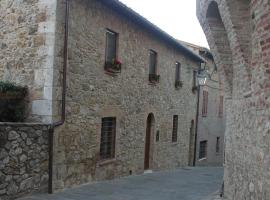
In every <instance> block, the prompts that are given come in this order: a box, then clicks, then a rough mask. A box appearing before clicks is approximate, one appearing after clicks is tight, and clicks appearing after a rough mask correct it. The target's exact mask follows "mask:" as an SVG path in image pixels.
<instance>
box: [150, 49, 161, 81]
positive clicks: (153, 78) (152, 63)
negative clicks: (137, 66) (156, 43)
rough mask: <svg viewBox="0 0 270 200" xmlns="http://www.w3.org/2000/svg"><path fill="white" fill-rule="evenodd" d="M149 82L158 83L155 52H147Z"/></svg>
mask: <svg viewBox="0 0 270 200" xmlns="http://www.w3.org/2000/svg"><path fill="white" fill-rule="evenodd" d="M149 81H150V82H151V83H156V82H158V81H159V75H157V52H155V51H153V50H150V51H149Z"/></svg>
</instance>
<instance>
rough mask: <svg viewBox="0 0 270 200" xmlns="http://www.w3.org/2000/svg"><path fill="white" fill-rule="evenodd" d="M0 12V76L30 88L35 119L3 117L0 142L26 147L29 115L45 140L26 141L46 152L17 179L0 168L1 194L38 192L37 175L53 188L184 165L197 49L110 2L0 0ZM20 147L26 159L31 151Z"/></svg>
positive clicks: (189, 149)
mask: <svg viewBox="0 0 270 200" xmlns="http://www.w3.org/2000/svg"><path fill="white" fill-rule="evenodd" d="M0 19H1V20H2V21H3V22H4V23H3V24H2V25H1V29H0V47H1V55H0V77H1V79H3V80H6V81H7V80H8V81H13V82H16V83H18V84H20V85H27V86H28V88H29V93H30V95H29V115H28V118H27V123H28V124H27V126H31V123H35V124H36V125H35V127H34V128H32V129H31V128H29V127H27V128H25V127H23V126H24V125H23V124H20V125H19V126H20V127H19V128H18V127H14V126H15V125H14V124H9V123H2V124H1V126H3V127H4V128H3V129H0V131H1V135H0V136H1V138H4V139H5V141H6V142H4V143H3V144H2V143H1V146H3V147H5V148H8V146H7V144H9V143H11V142H13V140H15V139H14V138H13V137H11V139H12V140H9V137H8V136H9V134H11V136H12V135H17V136H18V137H17V138H19V140H20V141H19V144H20V145H21V146H20V147H18V145H17V146H14V148H15V149H18V148H20V149H22V148H24V141H26V140H27V137H25V133H26V135H27V132H28V130H31V132H32V135H30V136H31V137H32V136H33V135H34V133H35V132H36V127H38V126H39V125H37V123H38V124H43V125H44V126H45V125H46V126H45V127H44V132H43V133H40V132H39V135H42V134H43V135H44V137H41V136H40V137H41V138H45V139H46V138H48V141H47V142H45V143H44V149H42V150H41V149H39V146H38V144H39V139H38V138H36V139H34V140H33V142H32V143H29V145H28V146H30V147H27V148H26V147H25V148H26V149H28V148H30V149H31V150H35V149H38V150H39V151H37V152H38V153H39V152H41V153H42V155H43V154H44V153H47V155H48V156H47V157H46V156H45V157H43V159H39V158H38V157H37V156H38V153H37V155H34V157H33V159H35V160H34V161H33V163H34V164H33V166H34V167H36V169H37V170H34V172H32V171H31V170H30V172H29V174H28V175H27V176H24V173H23V172H21V175H20V176H17V179H16V180H15V181H14V179H15V177H14V179H10V177H12V174H11V175H10V176H9V178H8V177H7V176H5V174H2V175H3V176H1V180H2V179H3V180H6V181H7V184H6V185H5V187H4V186H2V185H0V187H4V188H3V190H1V189H2V188H0V191H1V192H0V196H1V197H3V198H6V197H7V196H8V195H17V194H18V195H20V194H25V193H28V192H31V191H33V190H39V189H40V188H39V187H40V186H42V187H43V186H44V184H43V183H42V184H38V183H36V182H38V180H41V179H42V180H43V181H46V180H47V181H48V187H49V190H50V192H51V191H52V190H60V189H63V188H67V187H72V186H75V185H79V184H82V183H86V182H92V181H97V180H104V179H111V178H116V177H120V176H127V175H130V174H140V173H143V172H144V170H148V169H151V170H163V169H172V168H176V167H181V166H187V165H188V162H189V159H190V158H192V157H193V151H192V149H194V147H192V146H191V147H190V143H191V144H192V142H190V141H194V138H193V137H194V132H193V130H194V128H193V127H192V126H194V120H195V117H196V105H197V93H196V87H195V86H196V85H195V83H196V81H195V78H196V77H195V76H194V71H196V70H197V69H198V66H200V63H201V62H204V60H203V59H202V58H201V57H200V56H198V55H196V54H195V53H193V52H192V51H190V50H189V49H188V48H186V47H184V46H183V45H181V44H179V43H178V42H177V41H176V40H174V39H173V38H172V37H171V36H169V35H168V34H166V33H165V32H163V31H162V30H160V29H159V28H157V27H156V26H154V25H153V24H151V23H150V22H148V21H147V20H145V19H144V18H143V17H141V16H139V15H138V14H137V13H135V12H134V11H132V10H131V9H129V8H128V7H126V6H125V5H123V4H122V3H120V2H118V1H116V0H111V1H107V0H99V1H98V0H76V1H75V0H58V1H57V0H36V1H23V2H21V1H9V0H2V1H1V2H0ZM29 123H30V124H29ZM25 126H26V125H25ZM33 126H34V125H33ZM15 133H17V134H15ZM30 136H29V137H30ZM31 137H30V139H29V141H31ZM42 142H43V141H42ZM14 143H16V142H14ZM41 144H43V143H41ZM21 147H22V148H21ZM12 148H13V147H12ZM5 151H6V150H5ZM7 151H8V150H7ZM22 152H25V156H29V159H26V160H25V159H24V163H23V165H27V166H28V163H25V162H27V161H29V162H30V161H31V159H32V157H31V156H33V155H32V154H31V155H29V154H28V153H27V152H28V151H27V150H25V149H22V151H19V152H18V155H19V156H21V153H22ZM3 155H6V154H3ZM16 155H17V154H15V157H16ZM25 156H24V157H25ZM15 157H14V159H15V160H14V162H15V163H16V162H18V164H17V166H20V164H21V163H20V160H18V159H16V158H15ZM1 158H2V157H1ZM5 159H6V158H5ZM0 162H2V161H0ZM14 162H13V163H14ZM1 164H3V165H1ZM46 164H48V165H49V170H48V171H46V170H45V171H44V167H43V168H40V165H42V166H44V165H46ZM9 165H12V164H11V163H10V162H7V164H5V163H0V166H1V167H2V168H4V169H7V167H8V166H9ZM30 168H31V166H30ZM40 169H42V170H40ZM39 172H40V173H41V172H42V173H45V174H48V175H47V176H46V177H40V176H39ZM0 175H1V174H0ZM31 175H33V176H35V177H36V178H33V177H31ZM25 179H27V180H28V181H27V184H23V186H24V187H23V186H21V182H23V181H24V180H25ZM25 185H27V187H26V186H25ZM24 188H26V189H25V190H24Z"/></svg>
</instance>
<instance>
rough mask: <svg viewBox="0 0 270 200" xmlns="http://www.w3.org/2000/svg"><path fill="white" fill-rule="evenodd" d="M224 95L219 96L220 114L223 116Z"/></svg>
mask: <svg viewBox="0 0 270 200" xmlns="http://www.w3.org/2000/svg"><path fill="white" fill-rule="evenodd" d="M223 101H224V99H223V96H220V98H219V109H218V116H219V117H223Z"/></svg>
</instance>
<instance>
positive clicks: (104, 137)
mask: <svg viewBox="0 0 270 200" xmlns="http://www.w3.org/2000/svg"><path fill="white" fill-rule="evenodd" d="M115 135H116V118H115V117H105V118H102V124H101V139H100V158H101V159H102V160H104V159H110V158H114V156H115Z"/></svg>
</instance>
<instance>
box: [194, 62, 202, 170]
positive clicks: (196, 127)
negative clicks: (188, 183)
mask: <svg viewBox="0 0 270 200" xmlns="http://www.w3.org/2000/svg"><path fill="white" fill-rule="evenodd" d="M200 70H201V65H200V67H199V70H198V71H200ZM197 87H198V92H197V111H196V126H195V140H194V156H193V166H194V167H195V166H196V155H197V140H198V124H199V122H198V121H199V113H200V94H201V86H200V85H199V84H198V86H197Z"/></svg>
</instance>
